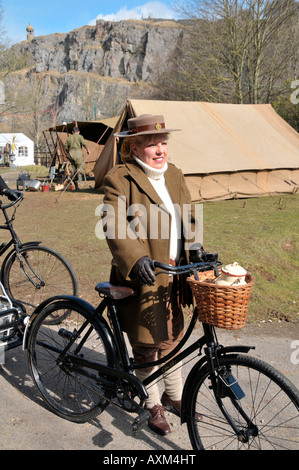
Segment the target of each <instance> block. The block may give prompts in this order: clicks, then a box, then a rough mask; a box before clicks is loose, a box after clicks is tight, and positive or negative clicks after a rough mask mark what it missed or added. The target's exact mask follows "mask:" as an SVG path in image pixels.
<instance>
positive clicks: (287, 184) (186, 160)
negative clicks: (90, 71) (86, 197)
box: [94, 100, 299, 202]
mask: <svg viewBox="0 0 299 470" xmlns="http://www.w3.org/2000/svg"><path fill="white" fill-rule="evenodd" d="M144 113H150V114H163V115H164V117H165V121H166V125H167V127H169V128H179V129H181V131H179V132H174V133H172V136H171V139H170V142H169V160H170V161H172V162H173V163H174V164H175V165H176V166H177V167H179V168H181V170H182V171H183V173H184V175H185V178H186V181H187V185H188V188H189V190H190V193H191V196H192V200H193V201H194V202H196V201H198V202H199V201H212V200H221V199H230V198H241V197H255V196H265V195H270V194H276V193H289V192H291V193H292V192H296V191H297V190H298V188H299V134H298V133H297V132H296V131H295V130H294V129H293V128H292V127H291V126H289V125H288V124H287V123H286V122H285V121H284V120H283V119H282V118H281V117H280V116H279V115H278V114H277V113H276V112H275V111H274V109H273V108H272V106H271V105H268V104H260V105H251V104H248V105H238V104H221V103H205V102H186V101H156V100H127V103H126V105H125V107H124V109H123V112H122V114H121V116H120V118H119V120H118V122H117V124H116V126H115V128H114V131H113V132H112V133H111V135H110V137H109V138H108V140H107V143H106V145H105V147H104V149H103V151H102V154H101V156H100V158H99V160H98V161H97V163H96V165H95V168H94V176H95V188H96V189H101V188H102V187H103V181H104V177H105V175H106V173H107V172H108V171H109V170H110V169H111V168H112V167H113V166H114V165H116V164H117V163H118V155H117V142H116V139H115V137H113V134H114V133H115V132H118V131H120V130H122V129H124V128H126V121H127V119H128V118H130V117H134V116H138V115H140V114H144Z"/></svg>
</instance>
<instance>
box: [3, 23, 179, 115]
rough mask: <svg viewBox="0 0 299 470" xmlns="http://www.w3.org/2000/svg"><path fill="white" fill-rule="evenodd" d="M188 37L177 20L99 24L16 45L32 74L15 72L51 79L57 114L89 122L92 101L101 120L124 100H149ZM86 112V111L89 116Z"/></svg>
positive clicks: (52, 96) (18, 79) (23, 78)
mask: <svg viewBox="0 0 299 470" xmlns="http://www.w3.org/2000/svg"><path fill="white" fill-rule="evenodd" d="M183 33H184V25H183V24H182V22H177V21H162V20H160V21H156V20H142V21H141V20H128V21H120V22H105V21H102V20H100V21H97V23H96V25H95V26H83V27H82V28H79V29H76V30H73V31H71V32H69V33H66V34H58V33H56V34H51V35H48V36H39V37H35V38H33V39H32V40H31V41H23V42H21V43H19V44H16V45H15V46H13V47H14V48H15V49H16V50H17V51H18V52H21V53H22V54H27V56H28V57H30V62H31V67H30V70H29V71H27V72H26V74H24V71H19V72H18V73H16V74H15V77H14V78H13V79H12V82H10V84H9V85H8V86H9V87H12V86H14V82H15V83H16V82H19V85H20V76H21V75H22V80H25V81H24V86H25V85H26V80H27V81H28V82H30V81H31V82H32V80H33V79H34V77H37V76H38V77H39V78H40V80H48V88H47V89H48V91H50V95H51V96H50V98H49V99H50V100H52V103H53V105H54V106H55V107H56V113H57V115H60V116H62V115H63V116H64V118H66V117H67V116H66V114H67V115H69V116H71V115H72V116H73V115H76V117H77V119H86V117H87V116H86V109H85V108H86V101H88V100H87V97H88V96H89V97H90V101H92V103H93V106H94V105H96V107H97V109H98V110H100V114H101V116H104V117H105V116H108V115H112V114H113V113H114V112H115V111H116V110H117V109H118V108H119V106H120V105H121V104H122V103H124V100H125V99H126V97H128V96H130V97H137V98H138V97H142V98H144V97H147V96H148V95H149V88H148V85H149V84H151V83H153V82H155V81H156V80H157V77H158V74H159V73H161V71H164V70H165V68H166V67H167V64H169V61H170V59H171V55H172V53H173V51H174V50H175V48H176V47H177V44H178V43H179V42H180V41H181V38H182V35H183ZM87 114H88V113H87Z"/></svg>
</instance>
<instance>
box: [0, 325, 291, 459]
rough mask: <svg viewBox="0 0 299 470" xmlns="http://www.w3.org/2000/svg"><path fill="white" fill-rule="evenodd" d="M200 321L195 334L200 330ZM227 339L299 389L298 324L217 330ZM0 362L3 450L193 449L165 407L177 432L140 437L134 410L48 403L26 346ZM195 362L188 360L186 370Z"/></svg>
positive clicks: (147, 432)
mask: <svg viewBox="0 0 299 470" xmlns="http://www.w3.org/2000/svg"><path fill="white" fill-rule="evenodd" d="M199 328H200V327H198V329H196V330H195V332H194V333H193V334H195V335H196V336H197V335H199V334H200V329H199ZM218 335H219V339H220V341H221V342H222V344H224V345H228V344H246V345H255V346H256V349H255V351H253V352H251V353H250V354H251V355H254V356H256V357H259V358H261V359H263V360H264V361H266V362H268V363H270V364H272V365H273V366H274V367H276V368H277V369H279V370H280V371H281V372H282V373H284V374H285V375H286V376H287V377H288V378H289V379H290V380H291V381H292V382H293V383H294V384H295V385H296V386H297V388H298V389H299V325H298V324H297V325H290V324H283V325H282V326H279V325H265V326H260V327H259V326H250V325H246V326H245V328H243V329H242V330H238V331H235V332H229V331H224V330H218ZM295 342H296V343H295ZM4 359H5V363H4V364H3V365H2V366H0V390H1V399H0V449H1V450H102V451H114V450H122V451H124V450H129V451H135V450H147V451H152V452H155V451H161V450H162V449H163V450H170V451H181V450H185V451H188V450H191V446H190V443H189V438H188V433H187V428H186V425H183V426H181V425H180V421H179V418H178V417H176V416H174V415H173V414H171V413H166V415H167V419H168V421H169V423H170V424H171V427H172V429H173V432H172V433H171V434H170V435H168V436H166V437H161V436H158V435H156V434H155V433H153V432H152V431H151V430H150V429H149V428H148V427H147V425H146V424H145V426H144V427H143V428H142V429H140V431H139V432H138V435H137V436H136V437H135V436H134V435H133V432H132V422H133V420H134V418H135V416H136V415H135V414H130V413H127V412H125V411H123V410H121V409H119V408H116V407H113V406H108V408H106V410H105V411H104V413H102V414H101V415H100V416H99V417H98V418H96V419H95V420H94V422H93V423H91V424H89V423H88V424H75V423H71V422H69V421H66V420H63V419H61V418H59V417H57V416H55V415H54V414H52V413H51V412H49V411H48V410H47V409H45V407H44V405H43V402H42V400H41V399H40V398H39V396H38V394H37V392H36V390H35V388H34V385H33V382H32V379H31V377H30V372H29V367H28V364H27V354H26V352H24V351H22V349H21V347H19V348H16V349H14V350H11V351H8V352H6V354H5V358H4ZM193 363H194V361H193ZM191 366H192V364H188V366H184V374H185V375H186V373H187V372H188V370H189V368H190V367H191Z"/></svg>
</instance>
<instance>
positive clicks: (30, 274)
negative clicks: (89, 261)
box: [3, 245, 78, 323]
mask: <svg viewBox="0 0 299 470" xmlns="http://www.w3.org/2000/svg"><path fill="white" fill-rule="evenodd" d="M3 284H4V287H5V289H6V291H7V294H8V296H9V297H10V298H11V299H12V300H16V301H18V302H21V303H22V304H23V305H24V306H25V308H26V311H27V313H28V314H31V313H32V312H33V310H34V309H35V308H36V307H37V306H38V305H39V304H40V303H41V302H42V301H43V300H45V299H48V298H49V297H53V296H55V295H74V296H76V295H77V292H78V284H77V279H76V276H75V273H74V271H73V269H72V267H71V266H70V264H69V263H68V262H67V261H66V260H65V259H64V258H63V257H62V256H61V255H60V254H59V253H57V252H56V251H54V250H52V249H51V248H48V247H44V246H41V245H39V246H29V247H26V248H25V247H24V248H21V250H20V258H19V257H18V255H17V254H16V253H13V255H12V256H11V257H10V258H9V259H8V261H7V263H6V265H5V267H4V271H3ZM65 314H66V315H67V314H68V313H67V312H66V313H65ZM53 315H54V314H53ZM60 320H61V318H59V317H54V316H53V317H52V318H50V317H49V319H48V321H49V322H51V323H55V322H56V321H60Z"/></svg>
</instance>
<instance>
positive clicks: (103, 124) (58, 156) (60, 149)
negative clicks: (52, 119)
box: [44, 117, 119, 175]
mask: <svg viewBox="0 0 299 470" xmlns="http://www.w3.org/2000/svg"><path fill="white" fill-rule="evenodd" d="M118 119H119V117H113V118H107V119H102V120H100V121H80V122H72V123H68V124H61V125H59V126H56V127H55V128H54V127H51V128H50V129H47V131H48V132H49V133H50V139H49V140H50V143H52V144H54V152H53V156H52V161H51V164H50V166H52V165H56V166H57V167H58V165H59V164H61V163H63V162H66V161H68V159H67V152H66V151H65V148H64V145H65V143H66V140H67V138H68V135H69V134H71V133H72V130H73V127H75V126H78V127H79V129H80V132H81V135H83V137H84V139H85V141H86V143H87V146H88V149H89V150H90V155H87V153H86V149H85V148H83V149H82V151H83V155H84V160H85V163H86V165H85V168H86V174H87V175H93V170H94V166H95V164H96V162H97V161H98V158H99V156H100V155H101V152H102V150H103V148H104V146H105V143H106V142H107V139H108V137H109V135H110V134H111V132H112V131H113V129H114V126H115V125H116V123H117V122H118ZM45 132H46V131H44V134H45ZM45 138H46V137H45ZM46 141H47V143H48V140H47V138H46ZM49 150H50V149H49Z"/></svg>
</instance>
